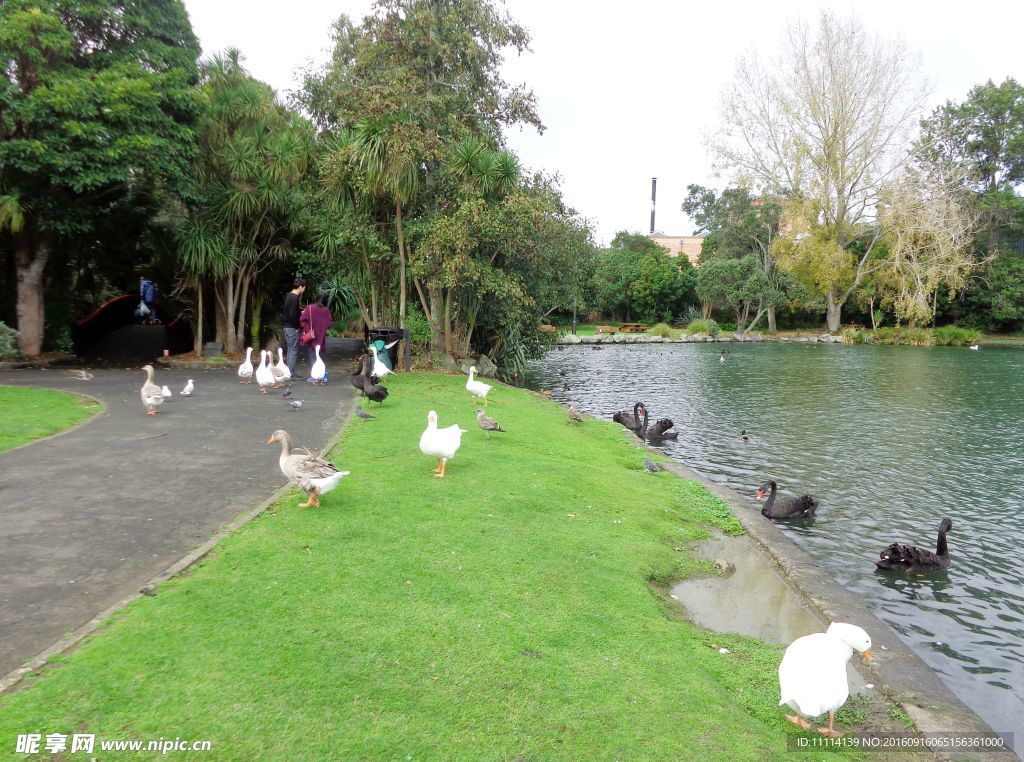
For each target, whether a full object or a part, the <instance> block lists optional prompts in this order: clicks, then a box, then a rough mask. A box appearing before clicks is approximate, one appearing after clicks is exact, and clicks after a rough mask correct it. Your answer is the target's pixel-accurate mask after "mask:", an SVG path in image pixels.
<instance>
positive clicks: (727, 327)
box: [718, 323, 736, 333]
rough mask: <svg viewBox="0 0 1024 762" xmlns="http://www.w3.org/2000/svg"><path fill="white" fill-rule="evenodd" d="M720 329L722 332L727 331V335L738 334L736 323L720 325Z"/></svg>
mask: <svg viewBox="0 0 1024 762" xmlns="http://www.w3.org/2000/svg"><path fill="white" fill-rule="evenodd" d="M718 329H719V330H720V331H725V332H726V333H736V324H735V323H719V324H718Z"/></svg>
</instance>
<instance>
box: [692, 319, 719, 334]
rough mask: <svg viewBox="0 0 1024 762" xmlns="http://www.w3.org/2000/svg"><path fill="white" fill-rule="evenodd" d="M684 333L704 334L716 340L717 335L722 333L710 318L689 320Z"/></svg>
mask: <svg viewBox="0 0 1024 762" xmlns="http://www.w3.org/2000/svg"><path fill="white" fill-rule="evenodd" d="M686 332H687V333H689V334H694V333H705V334H707V335H708V336H710V337H712V338H717V337H718V334H720V333H721V332H722V328H721V326H719V325H718V323H716V322H715V321H714V320H711V319H710V318H709V319H705V318H697V319H696V320H691V321H690V324H689V325H688V326H686Z"/></svg>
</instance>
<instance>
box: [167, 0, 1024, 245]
mask: <svg viewBox="0 0 1024 762" xmlns="http://www.w3.org/2000/svg"><path fill="white" fill-rule="evenodd" d="M370 5H371V3H370V2H369V1H368V0H333V1H332V0H290V1H289V2H281V0H185V6H186V7H187V8H188V11H189V14H190V15H191V17H192V24H193V27H194V28H195V31H196V34H197V35H198V37H199V41H200V43H201V44H202V46H203V52H204V54H210V53H213V52H216V51H219V50H222V49H224V48H226V47H228V46H234V47H237V48H239V49H240V50H241V51H242V53H243V54H244V56H245V58H246V62H247V67H248V69H249V71H250V72H252V74H253V75H254V76H256V77H258V78H260V79H262V80H264V81H266V82H269V83H270V84H271V85H272V86H273V87H274V88H276V89H277V90H278V91H279V92H281V93H282V94H283V93H285V92H286V91H288V90H290V89H292V88H294V87H295V86H296V84H297V81H298V80H297V77H296V72H297V70H298V69H299V68H300V67H301V66H302V65H304V64H305V63H306V62H308V61H310V60H312V61H324V60H326V58H327V50H328V48H329V46H330V37H329V28H330V24H331V22H332V21H333V20H334V19H335V18H337V17H338V16H339V15H340V14H342V13H346V14H348V15H349V16H351V17H352V18H353V19H356V20H359V19H361V18H362V17H363V16H364V15H365V14H366V12H367V11H368V10H369V8H370ZM506 5H507V7H508V9H509V11H510V12H511V13H512V15H513V17H514V18H515V19H516V20H517V21H519V22H520V23H521V24H523V25H524V26H525V27H526V28H527V29H528V30H529V32H530V34H531V37H532V43H531V48H532V52H531V53H527V54H525V55H523V56H521V57H515V58H512V59H510V60H508V61H507V62H506V67H505V78H506V79H507V80H508V81H509V82H512V83H519V82H526V83H527V84H528V85H529V86H530V87H531V88H532V89H533V91H534V92H535V93H536V95H537V99H538V106H539V110H540V115H541V119H542V121H543V122H544V124H545V126H546V127H547V129H546V131H545V132H544V134H543V135H540V136H539V135H537V133H536V131H535V130H533V129H532V128H530V129H528V130H520V129H518V128H516V129H513V130H512V131H511V132H510V134H509V135H508V140H509V143H510V145H511V146H512V148H513V149H514V150H515V151H516V152H517V153H518V155H519V157H520V159H521V161H522V163H523V164H524V165H525V166H527V167H529V168H531V169H544V170H546V171H548V172H557V173H558V174H559V175H560V176H561V177H562V188H563V191H564V194H565V197H566V199H567V201H568V202H569V203H570V204H571V205H572V206H574V207H575V208H576V209H578V210H579V211H580V212H581V213H582V214H583V215H585V216H586V217H588V218H589V219H591V220H592V221H593V222H594V224H595V227H596V230H597V233H598V238H599V240H601V241H603V242H608V241H609V240H610V239H611V238H612V236H614V235H615V232H616V231H618V230H624V229H625V230H631V231H641V232H647V230H648V228H649V223H650V193H651V178H652V177H657V178H658V204H657V228H658V230H660V231H663V232H665V233H667V234H670V235H689V234H691V233H692V232H693V231H692V225H691V224H690V222H689V221H688V220H687V219H686V216H685V215H684V214H683V213H682V212H681V211H680V210H679V206H680V204H681V203H682V199H683V196H684V195H685V194H684V189H685V186H686V185H687V184H689V183H698V184H702V185H712V186H713V187H718V188H721V187H722V185H723V181H722V180H721V179H718V178H715V177H714V176H713V175H712V174H711V162H710V160H709V158H708V157H707V155H706V152H705V149H704V144H703V138H702V136H703V134H704V133H706V132H708V131H709V130H710V129H711V128H713V127H714V125H715V123H716V120H717V114H718V99H719V93H720V92H721V91H722V89H723V87H724V86H725V84H726V83H727V82H728V81H729V80H730V79H731V76H732V73H733V66H734V62H735V60H736V58H737V57H739V56H740V55H742V54H744V53H745V52H747V51H749V50H750V49H752V48H757V49H758V50H759V51H760V52H761V53H762V54H764V55H765V56H768V55H770V54H771V53H772V52H773V51H774V50H775V49H776V48H777V46H778V43H779V40H780V37H781V34H782V30H783V28H784V27H785V26H786V24H787V22H789V21H791V20H794V19H796V18H804V19H808V20H813V19H815V18H816V17H817V14H818V11H819V10H820V9H821V8H831V9H833V10H834V11H836V12H837V13H839V14H841V15H849V14H851V13H854V12H856V14H857V15H859V17H860V18H861V20H862V21H863V23H864V25H865V27H867V29H868V30H869V31H870V32H877V33H879V34H882V35H885V36H888V37H899V38H902V39H903V41H904V42H905V43H906V45H907V47H908V48H909V49H910V50H911V51H914V52H916V53H918V54H920V57H921V68H922V71H923V73H924V74H925V75H926V76H927V77H928V79H929V81H930V82H931V83H932V85H933V96H932V99H933V102H934V104H935V105H939V104H941V103H944V102H945V101H946V100H947V99H953V100H957V101H959V100H962V99H963V98H964V97H965V95H966V94H967V92H968V91H969V90H970V89H971V87H973V86H974V85H976V84H980V83H983V82H985V81H986V80H988V79H992V80H993V81H995V82H997V83H998V82H1001V81H1002V80H1004V79H1005V78H1007V77H1014V78H1015V79H1017V80H1018V81H1024V46H1022V44H1021V39H1020V35H1021V30H1022V29H1024V2H1020V0H979V1H978V2H973V3H955V4H954V3H952V2H943V0H939V1H938V2H935V0H930V1H929V2H919V1H918V0H859V2H858V3H857V4H856V5H855V6H854V5H851V4H848V3H828V2H815V1H813V0H806V1H804V2H799V1H797V0H775V1H774V2H757V3H746V2H743V3H739V2H736V1H735V0H732V2H730V1H729V0H725V2H721V1H719V2H714V1H713V0H712V1H708V2H701V3H694V2H684V1H681V0H665V1H664V2H654V1H652V0H620V1H619V2H603V1H602V0H590V1H589V2H583V1H582V0H508V2H507V3H506Z"/></svg>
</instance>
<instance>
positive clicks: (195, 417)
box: [0, 364, 355, 677]
mask: <svg viewBox="0 0 1024 762" xmlns="http://www.w3.org/2000/svg"><path fill="white" fill-rule="evenodd" d="M347 367H348V365H347V364H345V365H333V366H329V368H328V369H329V370H334V369H336V372H337V378H334V376H335V373H334V372H332V373H331V376H332V383H330V384H329V385H328V386H325V387H315V388H314V387H313V386H312V385H311V384H306V383H304V382H300V383H296V384H295V386H294V395H295V398H297V399H302V400H304V403H305V404H304V406H303V408H302V409H301V410H298V411H295V410H292V409H291V408H290V407H288V405H287V403H286V401H285V400H284V399H282V398H281V396H280V395H281V392H280V391H277V392H276V393H273V392H272V393H271V394H270V395H267V396H264V395H262V394H260V393H259V388H258V387H257V386H256V384H252V385H251V386H242V385H240V384H239V383H238V378H237V377H236V376H235V374H234V372H233V371H224V370H220V371H210V370H201V371H168V370H158V372H157V377H156V382H157V383H158V384H160V385H163V384H167V385H168V386H169V387H170V388H171V390H172V391H173V392H174V394H175V396H174V397H172V398H170V399H169V400H167V401H165V402H164V404H163V405H162V406H161V407H160V413H159V414H158V415H156V416H147V415H146V414H145V411H144V409H143V407H142V402H141V400H140V399H139V388H140V387H141V386H142V383H143V381H144V380H145V374H144V373H143V372H142V371H140V370H103V369H97V370H93V373H94V374H95V378H94V379H93V380H92V381H77V380H75V379H74V378H73V377H72V375H71V373H70V372H68V371H66V370H60V369H50V370H45V369H39V370H15V371H0V385H17V386H38V387H46V388H51V389H62V390H67V391H76V392H82V393H85V394H89V395H91V396H93V397H96V398H98V399H100V400H101V401H102V402H103V403H104V404H105V405H106V406H107V410H106V411H105V412H103V413H101V414H100V415H98V416H97V417H96V418H94V419H93V420H92V421H91V422H89V423H87V424H86V425H84V426H82V427H80V428H78V429H76V430H74V431H71V432H69V433H67V434H63V435H61V436H57V437H54V438H53V439H49V440H45V441H41V442H36V443H34V444H30V445H28V446H26V447H22V448H20V449H17V450H11V451H8V452H5V453H0V677H2V676H3V675H5V674H7V673H8V672H10V671H11V670H13V669H16V668H17V667H19V666H21V665H22V664H23V663H24V662H26V661H28V660H29V659H30V658H31V657H33V656H35V655H36V654H37V653H39V652H40V651H42V650H43V649H45V648H47V647H48V646H50V645H51V644H53V643H54V642H56V641H57V640H59V639H60V638H61V637H63V636H64V634H65V633H67V632H70V631H71V630H73V629H75V628H76V627H79V626H81V625H82V624H84V623H86V622H87V621H89V620H90V619H92V617H94V616H95V615H96V614H98V613H99V612H101V611H103V610H105V609H106V608H108V607H109V606H111V605H113V604H115V603H117V602H118V601H119V600H121V599H123V598H124V597H126V596H128V595H130V594H132V593H134V592H137V591H138V590H139V588H140V587H141V586H142V585H143V584H145V582H146V581H147V580H149V579H151V578H152V577H154V576H155V575H157V574H159V573H160V572H162V571H163V570H165V569H166V568H167V567H169V566H170V565H171V564H173V563H174V562H175V561H177V560H178V559H179V558H181V557H182V556H183V555H185V554H186V553H187V552H188V551H190V550H192V549H193V548H195V547H196V546H197V545H199V544H200V543H202V542H203V541H205V540H206V539H208V538H209V537H210V536H211V535H212V534H213V533H214V532H215V531H216V530H217V529H218V528H219V527H220V526H222V525H223V524H225V523H226V522H227V521H229V520H230V519H232V518H233V517H234V516H236V515H238V514H239V513H242V512H244V511H246V510H248V509H251V508H253V507H255V506H256V505H258V504H259V503H260V501H262V500H264V499H266V498H267V497H268V496H269V495H270V494H271V493H272V492H273V490H274V489H276V488H277V487H279V486H281V485H282V484H284V481H285V479H284V477H283V476H282V475H281V472H280V470H279V469H278V466H277V458H278V455H279V453H280V450H279V449H278V447H277V445H274V446H272V447H268V446H267V437H269V436H270V434H271V433H272V432H273V431H274V430H275V429H279V428H283V429H286V430H287V431H288V432H290V433H291V434H292V436H293V438H294V439H295V443H296V444H297V445H305V446H308V447H310V448H311V449H319V448H320V447H322V446H323V444H324V443H325V442H326V440H327V438H328V437H329V436H330V434H331V433H332V432H334V431H335V430H336V429H337V427H338V425H339V423H340V421H341V419H342V417H343V415H344V414H345V413H346V412H347V410H348V406H349V405H350V403H351V399H352V396H353V395H354V393H355V390H354V389H353V388H352V387H351V386H350V385H349V383H348V378H347V372H346V369H347ZM187 378H193V379H194V380H195V385H196V392H195V396H193V397H191V398H188V397H179V396H177V393H178V392H180V391H181V389H182V388H183V387H184V385H185V381H186V380H187ZM2 425H3V423H2V421H0V426H2ZM154 434H166V436H160V437H156V438H152V439H146V438H145V437H150V436H152V435H154Z"/></svg>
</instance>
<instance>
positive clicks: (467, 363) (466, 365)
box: [459, 357, 480, 376]
mask: <svg viewBox="0 0 1024 762" xmlns="http://www.w3.org/2000/svg"><path fill="white" fill-rule="evenodd" d="M474 365H476V360H475V359H473V358H472V357H467V358H465V359H464V360H462V361H461V362H460V363H459V370H461V371H462V372H463V373H465V374H466V375H467V376H468V375H469V369H470V368H472V367H473V366H474ZM477 370H480V369H479V368H477Z"/></svg>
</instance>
